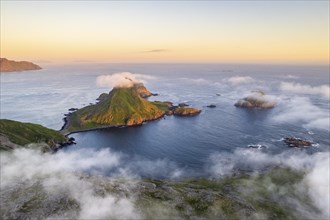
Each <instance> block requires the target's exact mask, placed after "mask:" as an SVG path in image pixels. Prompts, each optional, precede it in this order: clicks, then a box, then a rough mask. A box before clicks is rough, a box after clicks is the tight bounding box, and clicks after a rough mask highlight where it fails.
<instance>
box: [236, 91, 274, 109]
mask: <svg viewBox="0 0 330 220" xmlns="http://www.w3.org/2000/svg"><path fill="white" fill-rule="evenodd" d="M275 105H276V102H274V101H272V100H269V99H268V98H267V97H266V95H265V93H264V92H262V91H260V90H257V91H252V94H251V95H249V96H247V97H245V98H243V99H240V100H238V101H237V102H236V103H235V106H236V107H240V108H248V109H253V108H257V109H269V108H274V107H275Z"/></svg>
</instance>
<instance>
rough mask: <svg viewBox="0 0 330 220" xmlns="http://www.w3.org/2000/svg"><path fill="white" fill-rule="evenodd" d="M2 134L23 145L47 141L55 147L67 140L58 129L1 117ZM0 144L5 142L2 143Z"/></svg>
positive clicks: (0, 129) (0, 132)
mask: <svg viewBox="0 0 330 220" xmlns="http://www.w3.org/2000/svg"><path fill="white" fill-rule="evenodd" d="M0 134H1V135H3V136H5V137H7V138H8V139H9V140H10V141H11V142H12V143H14V144H17V145H21V146H24V145H26V144H30V143H46V144H48V145H49V146H50V147H55V145H56V144H57V143H64V142H66V141H67V138H66V137H65V136H63V135H62V134H61V133H60V132H58V131H55V130H52V129H49V128H46V127H43V126H41V125H38V124H32V123H22V122H18V121H13V120H7V119H0ZM0 145H1V146H2V145H5V144H3V143H1V144H0ZM3 147H5V146H3Z"/></svg>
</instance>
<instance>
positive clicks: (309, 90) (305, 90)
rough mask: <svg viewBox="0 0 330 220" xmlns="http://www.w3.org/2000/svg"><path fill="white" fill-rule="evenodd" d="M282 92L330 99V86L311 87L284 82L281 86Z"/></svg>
mask: <svg viewBox="0 0 330 220" xmlns="http://www.w3.org/2000/svg"><path fill="white" fill-rule="evenodd" d="M280 89H281V90H282V91H288V92H293V93H298V94H310V95H321V96H323V97H325V98H329V97H330V87H329V85H321V86H310V85H304V84H300V83H295V82H282V83H281V85H280Z"/></svg>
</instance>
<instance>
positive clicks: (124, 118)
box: [62, 83, 201, 134]
mask: <svg viewBox="0 0 330 220" xmlns="http://www.w3.org/2000/svg"><path fill="white" fill-rule="evenodd" d="M151 95H152V93H151V92H149V91H148V90H147V89H146V88H145V87H144V85H143V84H141V83H137V84H134V86H132V87H128V88H126V87H116V88H113V89H112V90H111V91H110V93H109V94H107V93H103V94H101V95H100V96H99V98H98V100H99V102H98V103H96V104H92V105H89V106H86V107H84V108H81V109H78V110H76V111H75V112H71V113H69V114H68V116H67V117H66V118H65V119H64V120H65V122H66V123H65V125H64V126H63V129H62V132H63V133H64V134H68V133H72V132H78V131H86V130H92V129H99V128H107V127H116V126H135V125H141V124H142V123H143V122H147V121H152V120H156V119H159V118H162V117H164V116H165V115H177V116H194V115H197V114H199V113H200V112H201V111H200V110H199V109H195V108H186V107H179V106H173V104H172V103H171V102H159V101H154V102H151V101H148V100H147V99H145V98H147V97H149V96H151Z"/></svg>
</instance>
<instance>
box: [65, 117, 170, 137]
mask: <svg viewBox="0 0 330 220" xmlns="http://www.w3.org/2000/svg"><path fill="white" fill-rule="evenodd" d="M165 116H166V113H163V114H162V115H161V116H160V117H157V118H154V119H150V120H144V121H142V123H139V124H134V125H106V126H103V127H97V128H88V129H83V130H77V131H66V127H67V125H68V124H69V123H70V119H69V118H68V117H69V116H66V117H64V118H63V119H62V120H63V121H64V124H63V126H62V128H61V129H60V130H59V132H61V134H63V135H64V136H65V137H68V136H69V135H71V134H76V133H81V132H88V131H96V130H102V129H107V128H126V127H137V126H142V125H143V124H144V123H147V122H150V121H156V120H159V119H162V118H164V117H165Z"/></svg>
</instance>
